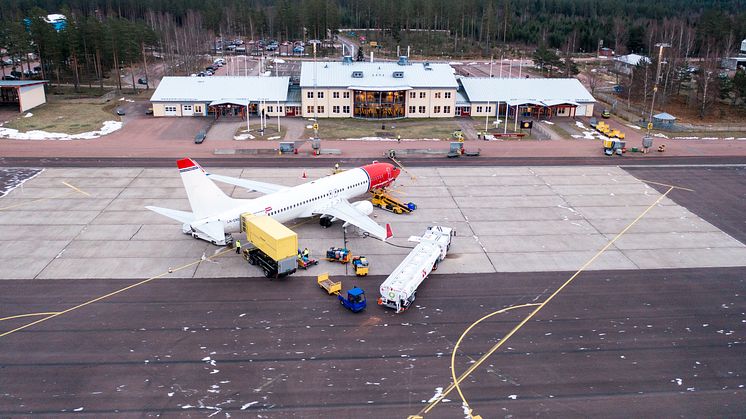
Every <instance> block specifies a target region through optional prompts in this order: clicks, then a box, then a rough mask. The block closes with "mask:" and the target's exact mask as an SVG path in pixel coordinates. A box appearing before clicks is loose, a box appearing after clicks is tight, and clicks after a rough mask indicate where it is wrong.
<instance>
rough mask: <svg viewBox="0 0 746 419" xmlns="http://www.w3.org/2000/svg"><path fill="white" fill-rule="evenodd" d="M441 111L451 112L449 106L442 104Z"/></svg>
mask: <svg viewBox="0 0 746 419" xmlns="http://www.w3.org/2000/svg"><path fill="white" fill-rule="evenodd" d="M443 113H451V107H450V106H443Z"/></svg>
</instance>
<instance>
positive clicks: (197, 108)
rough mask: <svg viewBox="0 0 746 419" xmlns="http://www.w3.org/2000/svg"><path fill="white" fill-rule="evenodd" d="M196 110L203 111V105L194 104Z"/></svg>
mask: <svg viewBox="0 0 746 419" xmlns="http://www.w3.org/2000/svg"><path fill="white" fill-rule="evenodd" d="M194 112H197V113H202V105H194Z"/></svg>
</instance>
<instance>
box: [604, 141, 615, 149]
mask: <svg viewBox="0 0 746 419" xmlns="http://www.w3.org/2000/svg"><path fill="white" fill-rule="evenodd" d="M612 145H614V140H604V148H611V146H612Z"/></svg>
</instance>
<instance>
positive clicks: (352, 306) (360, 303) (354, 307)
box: [337, 287, 367, 313]
mask: <svg viewBox="0 0 746 419" xmlns="http://www.w3.org/2000/svg"><path fill="white" fill-rule="evenodd" d="M337 298H339V302H340V303H341V304H342V305H343V306H344V307H345V308H346V309H348V310H350V311H352V312H353V313H358V312H360V311H363V310H365V307H366V306H367V303H366V301H365V291H363V290H362V289H361V288H358V287H354V288H352V289H351V290H349V291H347V297H346V298H345V297H343V296H342V295H338V296H337Z"/></svg>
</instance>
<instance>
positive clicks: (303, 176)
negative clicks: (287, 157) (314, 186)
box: [300, 169, 308, 179]
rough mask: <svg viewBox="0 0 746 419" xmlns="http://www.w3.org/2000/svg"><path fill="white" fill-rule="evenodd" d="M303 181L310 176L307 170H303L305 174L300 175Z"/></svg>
mask: <svg viewBox="0 0 746 419" xmlns="http://www.w3.org/2000/svg"><path fill="white" fill-rule="evenodd" d="M300 178H301V179H308V175H307V174H306V169H303V174H302V175H300Z"/></svg>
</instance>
